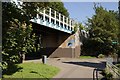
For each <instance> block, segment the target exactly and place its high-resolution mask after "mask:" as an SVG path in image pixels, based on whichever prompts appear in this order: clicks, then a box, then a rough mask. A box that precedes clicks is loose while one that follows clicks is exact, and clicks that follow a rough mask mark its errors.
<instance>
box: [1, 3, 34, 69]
mask: <svg viewBox="0 0 120 80" xmlns="http://www.w3.org/2000/svg"><path fill="white" fill-rule="evenodd" d="M2 13H3V15H2V17H3V21H2V24H3V38H2V39H3V40H2V41H3V42H2V43H3V47H2V51H3V52H2V57H3V60H2V61H3V62H2V64H3V69H7V68H8V66H9V65H11V64H13V65H14V64H15V63H16V62H19V60H20V54H21V53H23V52H25V53H29V52H33V51H36V48H35V47H36V46H35V41H36V37H35V34H31V33H32V25H31V24H30V22H29V20H30V17H31V16H30V15H31V14H27V15H26V13H25V10H24V9H22V8H18V7H17V6H16V4H14V3H7V2H5V3H2ZM28 15H29V16H28ZM6 65H7V66H6Z"/></svg>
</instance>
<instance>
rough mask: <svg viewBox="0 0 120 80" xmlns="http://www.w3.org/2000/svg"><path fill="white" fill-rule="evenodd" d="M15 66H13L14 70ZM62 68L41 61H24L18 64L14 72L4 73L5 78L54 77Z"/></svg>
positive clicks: (12, 69)
mask: <svg viewBox="0 0 120 80" xmlns="http://www.w3.org/2000/svg"><path fill="white" fill-rule="evenodd" d="M14 70H15V68H11V71H14ZM59 71H60V69H58V68H57V67H53V66H50V65H46V64H41V63H33V62H31V63H22V64H17V71H16V72H15V73H13V74H9V73H10V72H8V74H4V75H3V77H4V78H46V79H47V78H52V77H53V76H55V75H56V74H57V73H58V72H59Z"/></svg>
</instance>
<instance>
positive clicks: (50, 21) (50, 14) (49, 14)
mask: <svg viewBox="0 0 120 80" xmlns="http://www.w3.org/2000/svg"><path fill="white" fill-rule="evenodd" d="M49 22H50V23H51V8H49Z"/></svg>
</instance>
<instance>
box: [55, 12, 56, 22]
mask: <svg viewBox="0 0 120 80" xmlns="http://www.w3.org/2000/svg"><path fill="white" fill-rule="evenodd" d="M55 24H56V11H55Z"/></svg>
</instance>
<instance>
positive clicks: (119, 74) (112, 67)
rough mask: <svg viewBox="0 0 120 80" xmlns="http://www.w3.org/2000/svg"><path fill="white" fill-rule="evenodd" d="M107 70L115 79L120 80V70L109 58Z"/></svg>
mask: <svg viewBox="0 0 120 80" xmlns="http://www.w3.org/2000/svg"><path fill="white" fill-rule="evenodd" d="M106 69H107V70H108V71H109V72H111V73H112V74H113V77H114V78H118V79H120V68H118V67H117V66H116V65H114V64H113V58H107V62H106Z"/></svg>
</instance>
